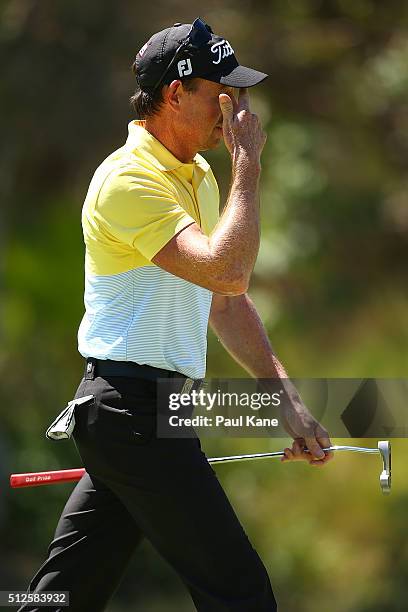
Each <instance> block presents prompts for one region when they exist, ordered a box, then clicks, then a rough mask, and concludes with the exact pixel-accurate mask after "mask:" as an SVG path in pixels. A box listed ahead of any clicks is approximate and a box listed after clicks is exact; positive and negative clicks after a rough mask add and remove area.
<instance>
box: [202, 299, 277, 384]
mask: <svg viewBox="0 0 408 612" xmlns="http://www.w3.org/2000/svg"><path fill="white" fill-rule="evenodd" d="M213 300H214V301H213V307H212V309H211V317H210V325H211V328H212V329H213V331H214V333H215V334H216V336H217V337H218V338H219V339H220V341H221V343H222V345H223V346H224V347H225V349H226V350H227V351H228V353H229V354H230V355H231V356H232V357H233V358H234V359H235V361H236V362H237V363H239V364H240V365H241V366H242V367H243V368H244V369H245V370H246V371H247V372H248V373H249V374H250V375H251V376H253V377H255V378H286V376H287V374H286V372H285V369H284V368H283V366H282V364H281V363H280V362H279V360H278V358H277V357H276V355H275V354H274V352H273V349H272V347H271V344H270V342H269V339H268V336H267V333H266V330H265V328H264V326H263V323H262V321H261V319H260V317H259V315H258V313H257V311H256V308H255V306H254V304H253V302H252V300H251V299H250V298H249V296H248V295H247V294H246V293H245V294H243V295H238V296H233V297H227V296H219V295H217V296H214V298H213Z"/></svg>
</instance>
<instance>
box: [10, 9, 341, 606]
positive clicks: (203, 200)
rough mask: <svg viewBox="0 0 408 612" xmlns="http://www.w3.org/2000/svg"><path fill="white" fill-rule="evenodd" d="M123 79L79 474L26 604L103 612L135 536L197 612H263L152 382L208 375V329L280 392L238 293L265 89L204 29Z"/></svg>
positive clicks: (97, 194) (303, 438)
mask: <svg viewBox="0 0 408 612" xmlns="http://www.w3.org/2000/svg"><path fill="white" fill-rule="evenodd" d="M134 70H135V73H136V78H137V82H138V91H137V93H136V94H135V96H133V98H132V101H133V104H134V106H135V108H136V110H137V112H138V114H139V116H140V117H141V118H142V121H132V122H131V123H130V124H129V137H128V139H127V142H126V144H125V145H124V146H123V147H121V148H120V149H118V150H117V151H115V152H114V153H112V154H111V155H110V156H109V157H108V158H107V159H106V160H105V161H104V162H103V163H102V164H101V165H100V166H99V168H98V169H97V171H96V173H95V175H94V177H93V179H92V181H91V184H90V187H89V190H88V194H87V197H86V200H85V203H84V208H83V215H82V222H83V231H84V238H85V243H86V286H85V305H86V313H85V315H84V318H83V320H82V323H81V325H80V329H79V334H78V337H79V351H80V352H81V354H82V355H83V356H84V357H85V358H86V368H85V375H84V378H83V380H82V381H81V383H80V385H79V388H78V390H77V393H76V397H77V398H82V397H85V398H86V397H87V396H89V399H88V401H84V402H83V403H82V404H81V405H80V406H78V407H77V410H76V425H75V430H74V438H75V443H76V445H77V448H78V451H79V453H80V455H81V457H82V460H83V462H84V465H85V467H86V469H87V473H86V474H85V476H84V477H83V478H82V480H81V481H80V482H79V483H78V485H77V486H76V487H75V489H74V491H73V492H72V494H71V496H70V498H69V500H68V502H67V504H66V506H65V508H64V510H63V512H62V515H61V518H60V520H59V523H58V526H57V529H56V533H55V537H54V539H53V541H52V542H51V544H50V546H49V550H48V558H47V560H46V561H45V562H44V564H43V565H42V566H41V567H40V569H39V570H38V572H37V574H36V575H35V576H34V578H33V580H32V581H31V583H30V587H29V588H30V591H35V592H41V591H60V590H64V591H69V592H70V608H69V609H70V610H75V611H78V612H79V611H81V612H82V611H84V610H87V611H89V612H96V611H99V610H104V609H105V607H106V605H107V602H108V600H109V598H110V597H111V596H112V594H113V593H114V591H115V589H116V588H117V586H118V584H119V581H120V578H121V576H122V574H123V572H124V570H125V567H126V565H127V563H128V561H129V559H130V557H131V555H132V553H133V552H134V550H135V548H136V546H137V545H138V543H139V542H140V540H141V539H142V538H143V537H147V538H149V540H150V541H151V542H152V544H153V546H154V547H155V548H156V549H157V550H158V551H159V553H160V554H161V555H162V556H163V557H164V558H165V559H167V561H168V562H169V563H170V564H171V565H172V566H173V568H175V570H176V571H177V572H178V574H179V575H180V577H181V579H182V580H183V582H184V584H185V585H186V587H187V589H188V590H189V591H190V594H191V597H192V599H193V601H194V604H195V606H196V609H197V610H200V611H212V612H221V611H231V612H266V611H268V612H272V611H274V610H276V609H277V606H276V601H275V598H274V595H273V592H272V589H271V585H270V582H269V578H268V575H267V573H266V570H265V568H264V566H263V564H262V562H261V560H260V558H259V556H258V555H257V553H256V552H255V550H254V549H253V548H252V546H251V544H250V542H249V540H248V538H247V536H246V534H245V532H244V530H243V528H242V526H241V525H240V523H239V521H238V519H237V517H236V515H235V513H234V511H233V509H232V507H231V505H230V503H229V501H228V499H227V498H226V496H225V493H224V491H223V489H222V487H221V486H220V484H219V482H218V480H217V478H216V475H215V472H214V471H213V469H212V468H211V467H210V465H209V464H208V461H207V459H206V457H205V455H204V453H203V452H202V451H201V446H200V443H199V441H198V440H197V439H194V438H193V439H188V438H184V439H183V438H180V439H168V438H160V437H159V436H157V435H156V416H157V415H156V399H157V394H156V383H157V379H158V378H169V379H170V380H173V379H174V381H175V382H174V384H177V380H178V381H180V379H181V383H180V385H182V384H185V383H186V382H187V381H188V379H191V381H190V382H191V383H193V382H194V384H197V381H200V379H202V378H203V377H204V375H205V362H206V330H207V323H208V321H209V322H210V324H211V326H212V328H213V330H214V331H215V333H216V334H217V336H218V337H219V338H220V340H221V341H222V343H223V345H224V346H225V347H226V349H227V350H228V351H229V352H230V353H231V355H232V356H233V357H234V358H235V359H236V360H237V361H238V362H239V363H240V364H241V365H242V366H243V367H244V368H245V369H246V370H247V371H248V372H249V373H250V374H251V376H253V377H256V378H264V379H266V378H277V377H280V378H283V377H285V376H286V374H285V371H284V369H283V367H282V366H281V364H280V363H279V361H278V359H277V357H276V356H275V355H274V353H273V351H272V349H271V346H270V344H269V341H268V338H267V335H266V333H265V330H264V328H263V325H262V323H261V321H260V319H259V316H258V314H257V312H256V309H255V307H254V305H253V303H252V302H251V300H250V299H249V297H248V295H247V294H246V291H247V288H248V283H249V279H250V275H251V272H252V269H253V266H254V263H255V260H256V256H257V253H258V247H259V240H260V237H259V225H260V224H259V197H258V185H259V177H260V172H261V165H260V155H261V151H262V148H263V146H264V143H265V139H266V137H265V134H264V132H263V130H262V127H261V125H260V122H259V119H258V118H257V117H256V116H255V115H254V114H253V113H251V111H250V108H249V99H248V93H247V90H246V88H247V87H251V86H254V85H256V84H257V83H259V82H261V81H262V80H264V78H266V76H267V75H265V74H263V73H260V72H257V71H255V70H252V69H250V68H246V67H243V66H240V65H239V64H238V62H237V60H236V58H235V54H234V51H233V49H232V47H231V45H230V44H229V43H228V42H227V41H226V40H224V39H223V38H221V37H219V36H216V35H214V34H213V32H212V30H211V29H210V28H209V26H207V25H206V24H204V23H203V22H202V21H201V20H199V19H197V20H196V21H195V22H194V24H193V25H189V24H184V25H182V24H175V25H174V26H172V27H170V28H167V29H165V30H163V31H161V32H159V33H157V34H155V35H154V36H152V38H151V39H150V40H149V42H148V43H147V44H146V45H144V47H142V49H141V50H140V52H139V53H138V55H137V58H136V61H135V64H134ZM234 88H240V92H239V96H238V99H237V100H236V99H235V97H234ZM222 139H224V142H225V145H226V147H227V149H228V151H229V153H230V154H231V160H232V179H231V189H230V193H229V196H228V202H227V204H226V206H225V209H224V212H223V214H222V215H221V218H218V217H219V214H218V204H219V202H218V189H217V184H216V181H215V178H214V176H213V174H212V171H211V169H210V167H209V165H208V163H207V162H206V161H205V160H204V159H203V158H202V157H201V156H200V155H199V154H198V151H202V150H206V149H212V148H214V147H216V146H217V145H218V144H219V143H220V142H221V140H222ZM190 386H191V385H190ZM180 389H181V387H180ZM289 396H290V402H289V404H288V405H287V406H286V408H285V409H284V410H283V412H282V415H281V418H282V420H283V421H284V423H285V425H286V428H287V430H288V432H289V433H290V434H291V435H292V436H293V438H294V443H293V446H292V448H291V449H289V448H288V449H286V460H292V459H305V460H307V461H309V462H310V463H311V464H313V465H324V464H325V463H326V462H327V461H328V460H329V459H330V458H331V454H330V453H327V454H325V453H324V452H323V451H322V448H324V447H325V446H330V440H329V437H328V434H327V432H326V431H325V430H324V429H323V428H322V427H321V426H320V425H319V424H318V423H317V422H316V421H315V420H314V419H313V417H312V416H311V415H310V414H309V412H308V411H307V410H306V408H305V407H304V406H303V404H302V402H301V400H300V398H299V396H298V395H297V393H296V391H295V390H294V389H293V388H291V389H289ZM306 445H307V447H308V448H309V449H310V451H311V452H310V453H306V452H305V451H304V447H305V446H306ZM36 609H37V608H35V607H34V608H33V607H31V608H30V607H23V608H21V609H20V610H36ZM42 609H43V608H42ZM47 609H52V610H60V607H58V606H57V605H56V606H55V607H53V608H47ZM61 609H62V608H61Z"/></svg>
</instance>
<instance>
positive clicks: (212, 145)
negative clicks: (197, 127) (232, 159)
mask: <svg viewBox="0 0 408 612" xmlns="http://www.w3.org/2000/svg"><path fill="white" fill-rule="evenodd" d="M221 142H224V135H223V134H220V135H217V136H215V135H214V136H213V137H212V138H211V140H209V141H208V142H207V143H206V145H205V146H204V147H203V148H202V149H200V151H209V150H210V149H216V148H217V147H219V146H220V144H221Z"/></svg>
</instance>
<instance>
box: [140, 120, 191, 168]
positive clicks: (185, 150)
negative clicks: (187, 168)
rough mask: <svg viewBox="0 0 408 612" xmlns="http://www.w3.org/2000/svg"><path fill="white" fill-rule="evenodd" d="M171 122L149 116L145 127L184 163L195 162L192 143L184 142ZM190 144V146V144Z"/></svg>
mask: <svg viewBox="0 0 408 612" xmlns="http://www.w3.org/2000/svg"><path fill="white" fill-rule="evenodd" d="M172 128H173V126H172V125H171V124H170V122H166V121H165V120H164V119H163V118H162V117H160V120H159V121H158V120H157V118H156V117H148V118H147V119H146V122H145V129H146V130H147V131H148V132H149V133H150V134H151V135H152V136H154V137H155V138H156V140H158V141H159V142H161V144H162V145H163V146H164V147H166V149H168V150H169V151H170V153H172V154H173V155H174V157H176V158H177V159H178V160H180V161H181V162H182V163H183V164H191V163H193V159H194V156H195V155H196V153H197V151H194V150H193V149H192V147H191V144H190V143H188V142H183V141H184V139H183V138H180V137H179V138H177V137H176V134H175V130H174V129H172ZM189 145H190V146H189Z"/></svg>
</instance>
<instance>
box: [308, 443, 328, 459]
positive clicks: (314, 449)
mask: <svg viewBox="0 0 408 612" xmlns="http://www.w3.org/2000/svg"><path fill="white" fill-rule="evenodd" d="M305 440H306V445H307V448H308V449H309V451H310V454H311V456H312V457H313V459H324V458H325V456H326V455H325V453H324V450H323V449H322V447H321V446H320V444H319V443H318V441H317V440H316V438H305Z"/></svg>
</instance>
